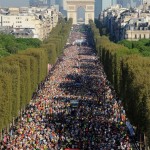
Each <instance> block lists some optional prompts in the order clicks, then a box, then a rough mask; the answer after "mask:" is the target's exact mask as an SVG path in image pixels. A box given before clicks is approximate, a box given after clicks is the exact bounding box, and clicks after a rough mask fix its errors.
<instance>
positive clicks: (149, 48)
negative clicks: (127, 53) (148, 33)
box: [118, 39, 150, 57]
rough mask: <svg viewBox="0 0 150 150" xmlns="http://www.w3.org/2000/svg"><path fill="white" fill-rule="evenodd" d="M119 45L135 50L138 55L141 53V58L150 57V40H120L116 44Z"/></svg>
mask: <svg viewBox="0 0 150 150" xmlns="http://www.w3.org/2000/svg"><path fill="white" fill-rule="evenodd" d="M118 43H119V44H122V45H124V46H126V47H128V48H129V49H133V48H134V49H137V50H138V51H139V53H141V54H142V55H143V56H146V57H150V40H149V39H141V40H139V41H128V40H122V41H120V42H118Z"/></svg>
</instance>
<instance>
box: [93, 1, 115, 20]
mask: <svg viewBox="0 0 150 150" xmlns="http://www.w3.org/2000/svg"><path fill="white" fill-rule="evenodd" d="M112 3H113V4H114V3H116V2H115V0H107V1H106V0H95V17H96V18H97V17H98V16H99V14H100V12H101V11H103V10H105V9H107V8H109V7H110V6H111V5H112Z"/></svg>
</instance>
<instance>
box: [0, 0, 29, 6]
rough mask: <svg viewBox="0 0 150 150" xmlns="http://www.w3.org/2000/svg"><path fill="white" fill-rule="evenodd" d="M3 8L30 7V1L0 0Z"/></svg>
mask: <svg viewBox="0 0 150 150" xmlns="http://www.w3.org/2000/svg"><path fill="white" fill-rule="evenodd" d="M0 6H1V7H14V6H15V7H20V6H29V0H0Z"/></svg>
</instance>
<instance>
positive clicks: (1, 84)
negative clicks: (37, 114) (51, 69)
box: [0, 20, 72, 131]
mask: <svg viewBox="0 0 150 150" xmlns="http://www.w3.org/2000/svg"><path fill="white" fill-rule="evenodd" d="M71 25H72V20H68V21H63V22H61V23H59V24H58V25H57V26H56V27H55V28H54V29H53V30H52V32H51V33H50V37H49V39H47V40H45V41H44V43H43V44H42V45H41V47H40V48H29V49H27V50H25V51H21V52H20V53H18V54H14V55H11V56H8V57H4V58H1V59H0V131H2V129H4V128H5V127H7V126H8V125H9V124H10V123H11V122H12V120H13V119H14V118H16V117H17V116H18V115H19V113H20V112H21V110H24V108H25V107H26V105H27V104H28V103H29V102H30V100H31V97H32V94H33V92H34V91H36V89H37V86H38V84H39V83H40V82H41V81H43V80H44V79H45V77H46V76H47V72H48V70H47V65H48V63H50V64H54V63H55V62H56V60H57V58H58V57H59V56H60V54H61V53H62V52H63V47H64V45H65V42H66V40H67V37H68V35H69V32H70V29H71Z"/></svg>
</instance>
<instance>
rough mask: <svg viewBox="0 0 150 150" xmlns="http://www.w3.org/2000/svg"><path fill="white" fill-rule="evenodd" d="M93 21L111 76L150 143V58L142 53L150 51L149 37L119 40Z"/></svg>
mask: <svg viewBox="0 0 150 150" xmlns="http://www.w3.org/2000/svg"><path fill="white" fill-rule="evenodd" d="M90 25H91V30H92V34H93V37H94V42H95V47H96V50H97V54H98V56H99V58H100V60H101V61H102V63H103V66H104V70H105V72H106V74H107V77H108V79H109V80H110V81H111V83H112V84H113V86H114V88H115V90H116V91H117V93H118V94H119V95H120V97H121V98H122V102H123V105H124V108H125V110H126V113H127V116H128V118H129V119H130V121H131V122H132V123H133V124H134V125H135V126H136V127H138V129H140V131H142V132H143V133H145V134H146V136H147V137H148V139H149V143H150V59H149V57H143V55H141V53H143V51H148V49H145V47H146V46H147V45H148V43H149V41H148V40H140V41H139V42H130V41H126V40H124V41H122V42H120V43H119V44H116V43H113V42H111V41H110V40H109V39H108V37H105V36H100V34H99V33H98V29H97V28H96V26H95V24H94V23H93V22H92V21H90ZM122 43H123V45H120V44H122ZM141 43H143V44H141Z"/></svg>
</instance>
